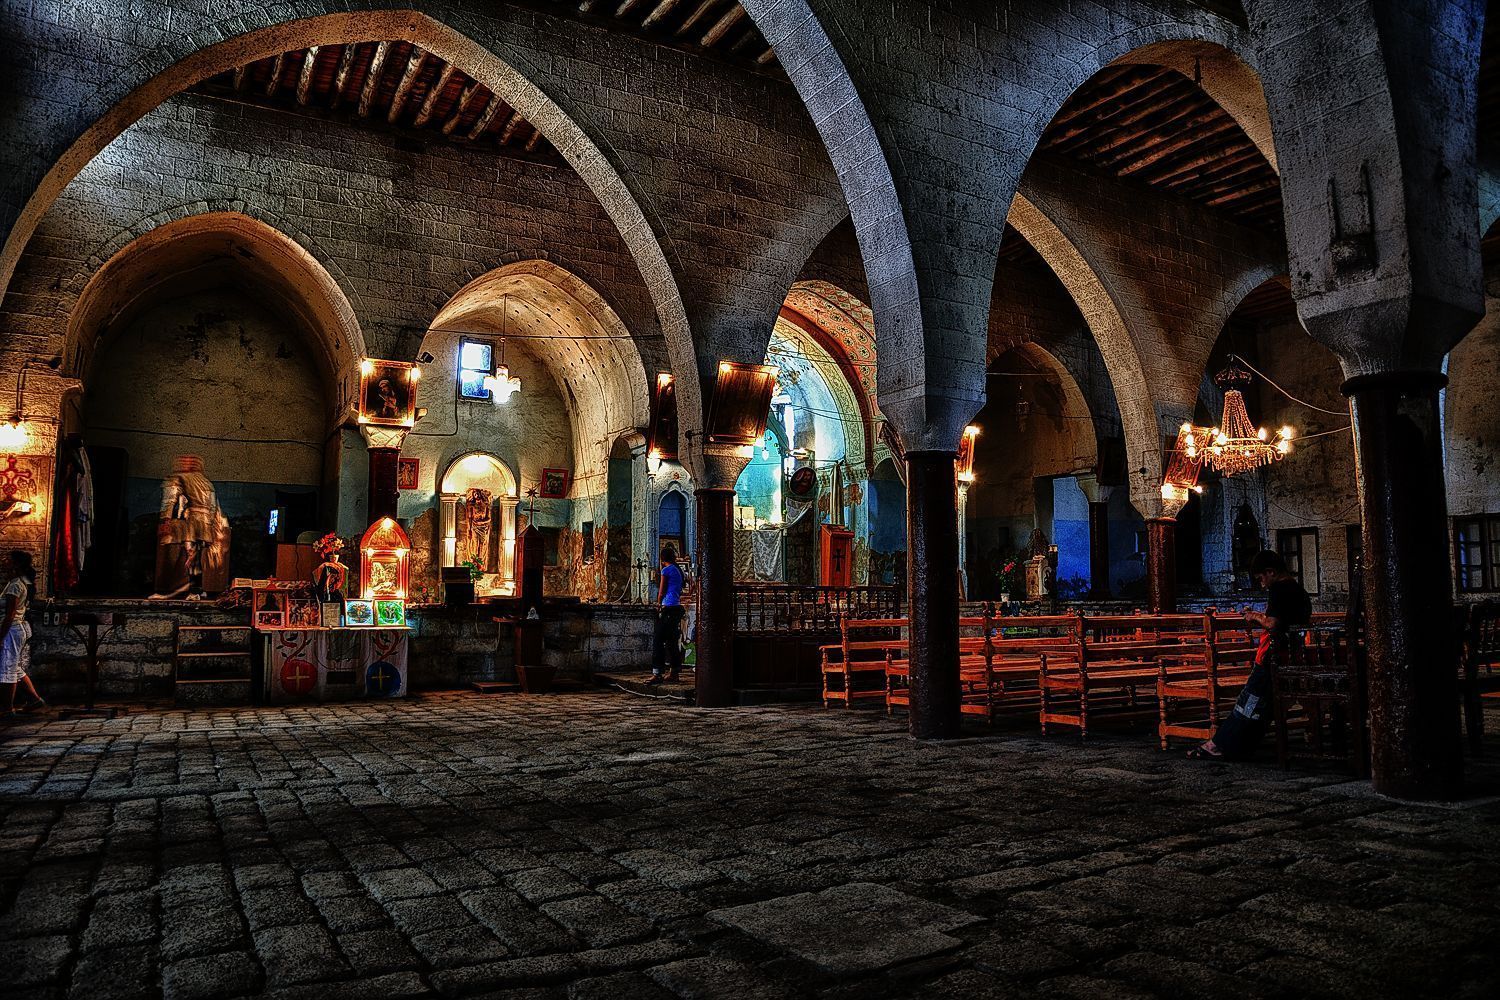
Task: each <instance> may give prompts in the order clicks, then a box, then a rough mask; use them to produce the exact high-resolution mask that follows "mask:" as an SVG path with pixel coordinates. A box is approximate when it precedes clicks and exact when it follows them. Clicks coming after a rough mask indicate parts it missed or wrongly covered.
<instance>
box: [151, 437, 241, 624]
mask: <svg viewBox="0 0 1500 1000" xmlns="http://www.w3.org/2000/svg"><path fill="white" fill-rule="evenodd" d="M161 494H162V496H161V523H160V525H159V526H158V528H157V535H156V543H157V544H156V593H154V594H152V595H151V596H152V598H153V599H158V600H164V599H168V598H174V597H185V598H187V599H188V600H198V599H200V598H201V597H203V596H204V595H205V592H207V591H218V590H223V589H224V584H225V583H226V582H227V578H228V565H227V562H228V560H227V556H228V553H229V519H228V518H226V517H225V516H224V514H223V512H222V511H220V510H219V500H218V496H217V495H216V494H215V493H214V484H213V483H211V482H209V481H208V477H207V476H205V475H204V474H203V459H202V458H200V457H198V456H197V455H178V456H177V457H176V458H175V459H173V460H172V474H171V475H170V476H168V477H167V478H166V479H164V480H162V484H161Z"/></svg>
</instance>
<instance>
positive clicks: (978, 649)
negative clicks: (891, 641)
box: [885, 615, 993, 718]
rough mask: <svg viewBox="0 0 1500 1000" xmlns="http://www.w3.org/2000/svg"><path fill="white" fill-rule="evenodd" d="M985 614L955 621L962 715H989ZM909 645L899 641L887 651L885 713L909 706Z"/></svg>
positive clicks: (988, 657)
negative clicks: (898, 643)
mask: <svg viewBox="0 0 1500 1000" xmlns="http://www.w3.org/2000/svg"><path fill="white" fill-rule="evenodd" d="M989 623H990V618H989V616H988V615H984V616H980V617H965V618H960V619H959V620H958V631H959V635H958V680H959V711H960V712H961V713H963V714H965V715H983V716H985V717H986V718H989V717H990V714H991V712H992V702H993V697H992V693H991V690H990V642H989ZM908 649H909V647H908V646H907V645H906V643H905V642H902V643H901V645H900V647H899V648H897V647H892V648H891V649H889V650H888V651H887V652H886V661H885V713H886V714H887V715H892V714H894V712H895V710H896V708H897V706H900V707H903V708H906V709H908V710H909V709H910V708H911V660H910V659H908Z"/></svg>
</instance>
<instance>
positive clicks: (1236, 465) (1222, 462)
mask: <svg viewBox="0 0 1500 1000" xmlns="http://www.w3.org/2000/svg"><path fill="white" fill-rule="evenodd" d="M1214 384H1215V385H1217V386H1218V387H1219V388H1220V389H1223V390H1224V417H1223V419H1222V420H1221V421H1220V422H1219V426H1217V427H1211V428H1209V429H1208V430H1204V429H1203V428H1201V427H1193V426H1192V425H1191V424H1183V425H1182V430H1183V432H1184V437H1186V438H1187V440H1186V443H1185V449H1186V453H1187V457H1188V458H1189V459H1191V460H1201V461H1202V462H1204V463H1205V464H1207V465H1208V466H1209V468H1212V469H1216V470H1218V471H1219V472H1220V473H1222V474H1224V475H1226V476H1235V475H1239V474H1240V473H1242V472H1253V471H1254V470H1256V469H1258V468H1260V467H1261V466H1263V465H1270V464H1271V463H1272V462H1278V461H1280V460H1281V459H1283V458H1285V457H1286V456H1287V455H1288V454H1290V453H1291V450H1292V429H1291V428H1290V427H1283V428H1281V430H1279V431H1277V432H1276V439H1275V440H1274V441H1272V440H1271V437H1270V434H1269V433H1268V432H1267V431H1266V429H1265V428H1264V427H1256V426H1255V424H1253V423H1252V422H1251V421H1250V414H1249V413H1248V412H1247V411H1246V410H1245V396H1244V392H1243V389H1244V388H1245V387H1246V386H1248V385H1249V384H1250V372H1249V371H1248V370H1247V369H1246V368H1245V367H1244V366H1243V365H1242V364H1240V362H1239V359H1238V358H1236V357H1233V356H1231V357H1230V359H1229V366H1228V367H1227V368H1225V369H1224V370H1223V371H1221V372H1219V374H1217V375H1215V376H1214Z"/></svg>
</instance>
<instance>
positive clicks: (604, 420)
mask: <svg viewBox="0 0 1500 1000" xmlns="http://www.w3.org/2000/svg"><path fill="white" fill-rule="evenodd" d="M503 310H509V315H508V316H504V317H502V316H501V315H500V313H501V311H503ZM450 331H459V332H470V333H483V334H487V335H496V334H500V333H502V332H505V331H508V332H509V333H510V335H511V337H512V338H513V339H514V340H515V341H516V343H517V344H521V345H524V349H525V350H527V351H529V352H530V353H532V354H534V355H535V356H536V357H538V358H539V359H540V360H541V361H542V363H543V364H544V365H546V366H547V368H548V369H549V370H550V371H551V372H552V374H553V377H554V378H555V379H556V380H557V381H558V383H559V385H560V387H561V388H562V389H563V396H564V399H565V401H566V403H567V406H568V411H569V416H570V418H571V422H572V431H573V456H574V461H575V462H577V463H587V464H580V467H579V468H578V469H577V470H576V472H575V483H581V482H585V481H588V477H595V476H598V477H601V481H600V483H599V484H598V485H599V487H600V490H599V491H600V492H603V485H604V484H603V481H602V477H603V476H605V475H606V466H607V462H608V459H609V453H610V450H611V448H612V447H613V445H614V443H615V439H616V438H617V437H618V436H619V435H620V434H621V433H623V432H626V431H629V430H632V429H634V428H639V427H643V426H645V424H646V422H647V420H648V418H649V407H650V397H649V395H648V393H647V382H646V369H645V365H644V363H643V362H642V360H641V355H640V351H639V350H638V349H637V348H636V345H635V340H634V338H633V336H632V335H631V333H630V331H629V329H627V328H626V326H625V323H624V321H623V320H621V319H620V317H619V315H618V314H617V313H616V312H615V311H614V309H613V308H611V307H610V305H609V304H608V303H607V302H606V301H605V300H604V297H603V296H602V295H600V294H599V293H598V291H596V290H595V289H594V288H593V286H591V285H589V284H588V282H586V281H584V280H582V279H581V278H579V277H578V276H576V275H574V274H573V273H572V272H570V271H567V270H565V269H563V268H561V267H559V266H558V265H556V264H553V263H551V262H550V261H545V260H525V261H517V262H515V263H512V264H506V265H504V266H503V267H498V268H496V269H494V270H493V271H489V272H487V273H486V274H483V275H481V276H479V277H478V278H475V279H474V280H473V281H471V282H469V283H468V284H467V285H465V286H464V287H463V288H462V289H460V290H459V291H458V292H457V293H455V294H454V295H453V297H452V298H451V299H449V300H448V302H447V303H446V304H445V305H444V306H443V307H442V308H441V309H440V310H438V312H437V315H436V316H435V317H434V318H433V321H432V324H431V328H430V331H429V335H428V339H431V337H432V334H433V333H444V332H450ZM518 333H519V334H520V336H517V334H518ZM427 343H428V340H427V339H424V341H423V344H424V347H425V346H426V345H427ZM523 391H524V390H523ZM596 466H597V467H596Z"/></svg>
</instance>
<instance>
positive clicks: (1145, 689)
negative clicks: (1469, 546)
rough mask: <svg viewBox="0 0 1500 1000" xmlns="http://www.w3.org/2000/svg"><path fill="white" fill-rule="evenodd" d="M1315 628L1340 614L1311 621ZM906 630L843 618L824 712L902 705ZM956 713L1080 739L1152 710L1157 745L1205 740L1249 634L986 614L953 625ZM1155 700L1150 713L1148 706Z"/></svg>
mask: <svg viewBox="0 0 1500 1000" xmlns="http://www.w3.org/2000/svg"><path fill="white" fill-rule="evenodd" d="M1314 617H1315V619H1316V621H1317V622H1322V623H1333V622H1337V621H1341V620H1342V617H1343V616H1341V615H1337V614H1328V615H1316V616H1314ZM909 632H910V626H909V623H908V622H907V620H906V619H904V618H882V619H866V620H845V621H844V622H842V623H841V626H840V642H839V643H838V644H836V645H828V646H824V647H822V671H823V704H824V706H825V707H826V706H828V705H830V704H832V703H834V702H838V701H842V702H843V703H844V704H845V705H846V706H850V705H852V704H853V703H854V702H855V701H858V700H861V699H874V698H884V699H885V704H886V711H887V712H888V713H889V712H893V711H894V710H895V709H896V708H898V707H905V706H909V704H910V672H911V667H910V660H909V659H908V648H909V646H908V641H909ZM959 632H960V638H959V663H958V673H959V684H960V691H961V702H960V705H961V709H962V711H963V712H964V713H965V714H969V715H978V716H981V717H983V718H985V719H986V720H988V721H991V722H992V721H993V720H994V718H995V717H996V715H997V713H999V712H1000V711H1002V710H1004V709H1007V708H1009V709H1012V710H1034V711H1036V712H1037V713H1038V717H1039V719H1040V722H1041V727H1042V732H1043V733H1046V732H1047V730H1048V727H1049V726H1071V727H1075V728H1077V729H1078V730H1079V732H1080V733H1081V734H1082V735H1084V736H1087V735H1088V729H1089V720H1090V715H1091V714H1092V713H1095V712H1098V711H1101V710H1124V711H1127V712H1136V713H1141V712H1147V711H1150V710H1152V709H1153V708H1154V711H1155V714H1156V716H1157V731H1158V735H1159V738H1160V740H1161V745H1162V747H1163V748H1165V747H1166V746H1167V741H1168V740H1169V739H1170V738H1172V737H1182V738H1190V739H1196V740H1201V739H1206V738H1207V737H1208V736H1209V735H1211V734H1212V732H1213V729H1214V726H1215V725H1216V724H1217V722H1218V720H1219V719H1220V718H1221V717H1222V714H1223V712H1224V711H1227V709H1228V708H1229V707H1230V706H1231V705H1233V703H1234V699H1235V696H1236V695H1237V693H1238V692H1239V689H1240V688H1241V687H1242V686H1243V685H1244V683H1245V680H1246V678H1247V677H1248V676H1249V673H1250V667H1251V665H1252V663H1253V661H1254V657H1255V642H1256V637H1255V634H1254V633H1253V632H1252V630H1251V628H1250V627H1249V626H1248V624H1247V623H1246V622H1245V620H1244V619H1243V617H1241V616H1240V615H1237V614H1235V615H1227V614H1219V613H1216V612H1212V611H1210V612H1207V613H1203V614H1174V615H1088V616H1085V615H1081V614H1077V613H1070V614H1063V615H1042V616H1026V617H1004V616H996V615H993V614H985V615H982V616H978V617H967V618H962V619H960V620H959ZM1148 698H1150V699H1154V705H1152V704H1150V703H1148V700H1147V699H1148Z"/></svg>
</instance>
